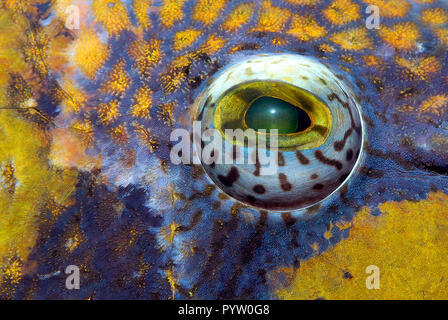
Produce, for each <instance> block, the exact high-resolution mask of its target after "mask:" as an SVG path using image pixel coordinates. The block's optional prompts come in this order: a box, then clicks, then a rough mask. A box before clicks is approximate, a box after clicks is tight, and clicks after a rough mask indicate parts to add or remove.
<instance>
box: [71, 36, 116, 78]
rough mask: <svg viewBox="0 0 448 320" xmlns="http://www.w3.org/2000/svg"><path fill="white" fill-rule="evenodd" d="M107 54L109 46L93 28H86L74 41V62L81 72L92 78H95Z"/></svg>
mask: <svg viewBox="0 0 448 320" xmlns="http://www.w3.org/2000/svg"><path fill="white" fill-rule="evenodd" d="M107 56H108V49H107V46H106V45H105V44H103V43H102V42H101V41H100V39H99V38H98V36H97V34H96V33H95V32H94V31H92V30H85V31H84V32H82V33H81V34H80V36H79V38H77V39H76V40H75V42H74V57H73V59H74V62H75V64H76V65H77V66H78V68H79V69H80V70H81V72H82V73H83V74H84V75H85V76H86V77H88V78H90V79H93V78H95V75H96V73H97V71H98V70H99V69H100V68H101V67H102V66H103V64H104V62H105V61H106V58H107Z"/></svg>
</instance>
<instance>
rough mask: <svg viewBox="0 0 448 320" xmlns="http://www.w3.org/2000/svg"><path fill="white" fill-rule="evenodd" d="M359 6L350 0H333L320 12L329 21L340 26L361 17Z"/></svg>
mask: <svg viewBox="0 0 448 320" xmlns="http://www.w3.org/2000/svg"><path fill="white" fill-rule="evenodd" d="M360 11H361V8H360V7H359V5H358V4H356V3H353V2H352V1H350V0H334V1H333V3H332V4H331V5H330V6H329V7H328V8H327V9H325V10H324V11H323V12H322V13H323V14H324V16H325V17H326V18H327V19H328V20H330V22H331V23H333V24H335V25H338V26H341V25H344V24H347V23H349V22H353V21H356V20H358V19H359V18H361V15H360Z"/></svg>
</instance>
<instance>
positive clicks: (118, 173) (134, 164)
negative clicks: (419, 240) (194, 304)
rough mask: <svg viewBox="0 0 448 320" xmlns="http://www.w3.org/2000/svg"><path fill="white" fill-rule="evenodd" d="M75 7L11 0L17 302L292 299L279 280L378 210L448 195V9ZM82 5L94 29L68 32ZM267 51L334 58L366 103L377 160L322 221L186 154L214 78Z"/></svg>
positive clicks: (5, 234) (6, 240)
mask: <svg viewBox="0 0 448 320" xmlns="http://www.w3.org/2000/svg"><path fill="white" fill-rule="evenodd" d="M72 2H73V3H72ZM72 2H70V1H54V2H51V3H50V2H49V1H39V0H38V1H23V2H21V1H14V0H7V1H5V2H3V4H2V9H1V20H0V22H1V23H2V33H1V37H0V40H1V41H2V42H1V43H0V45H1V48H2V50H3V51H2V52H5V53H4V54H3V53H2V56H3V57H4V62H3V61H2V66H3V70H2V71H1V72H0V74H1V77H0V81H1V85H2V88H4V91H5V92H6V94H3V95H2V96H1V100H0V102H1V105H2V108H3V109H4V110H2V111H0V112H1V118H0V120H1V123H2V135H3V136H4V137H7V138H5V141H7V142H8V141H9V142H8V143H9V144H8V143H6V142H5V143H4V144H3V145H2V146H1V147H2V152H3V153H6V152H7V151H8V150H9V153H8V154H10V157H9V158H8V159H7V158H5V159H3V158H2V159H1V160H2V163H1V168H2V179H1V180H0V181H1V182H2V185H3V189H2V198H1V199H0V200H1V201H2V208H3V209H4V211H5V212H6V213H5V218H4V219H3V218H2V219H3V221H6V222H4V223H3V224H2V225H1V229H0V231H1V232H0V240H1V242H0V244H1V245H0V254H1V256H0V259H1V260H0V261H1V263H2V267H1V269H0V276H1V289H0V295H1V297H4V298H18V299H21V298H34V299H43V298H82V299H84V298H94V299H106V298H112V299H115V298H130V299H173V298H175V299H200V298H276V297H277V295H276V293H275V290H276V289H278V288H279V287H282V286H284V285H285V284H287V283H286V282H287V281H286V280H287V279H285V282H284V281H283V280H282V279H281V277H280V276H278V275H277V273H273V271H276V270H279V269H281V268H289V269H292V270H294V271H298V272H300V268H301V264H303V263H306V262H307V261H312V259H313V256H315V255H316V254H318V253H322V252H325V251H327V250H331V248H332V247H334V246H336V247H337V246H338V243H339V242H341V241H343V239H344V238H347V237H348V236H349V232H350V229H349V228H345V227H344V225H346V223H347V221H351V220H352V219H353V217H354V216H355V215H356V213H357V212H358V210H360V209H361V208H362V207H368V208H370V211H369V212H370V213H369V214H371V215H376V214H377V213H378V209H376V208H377V206H378V205H379V204H381V203H385V202H388V201H402V200H410V201H420V200H423V199H426V198H427V196H428V194H429V193H430V192H431V191H437V190H438V191H440V192H442V193H448V179H447V175H448V166H447V161H448V135H447V129H448V127H447V123H448V122H447V120H448V119H447V116H448V113H447V112H446V109H447V107H448V83H447V81H448V79H447V75H448V72H447V71H448V70H447V68H448V66H447V61H448V56H447V46H448V29H447V27H446V26H447V25H446V23H447V21H448V18H447V11H446V3H445V2H442V1H439V2H437V1H431V0H427V1H423V0H419V1H417V0H415V1H414V0H412V1H411V0H409V1H405V0H397V1H381V0H378V1H373V0H372V1H370V2H369V1H349V0H335V1H323V0H321V1H306V0H284V1H280V0H271V1H253V2H250V3H249V2H247V1H244V0H237V1H225V0H217V1H206V0H191V1H183V0H177V1H176V0H163V1H161V2H160V3H159V2H155V3H154V4H153V5H152V6H148V5H146V4H147V2H146V1H138V0H136V1H128V2H124V1H123V2H120V1H112V0H110V1H103V0H93V1H86V2H85V3H84V2H82V1H72ZM367 3H371V4H375V5H377V6H378V7H379V8H380V10H382V13H381V17H382V20H381V28H380V29H379V30H376V29H373V30H369V29H367V28H366V27H365V19H366V18H367V16H368V15H367V14H365V13H364V11H365V8H366V6H367ZM70 4H75V5H79V8H80V13H81V16H82V19H81V29H80V30H69V29H67V28H66V27H65V26H64V22H65V20H66V18H67V12H66V10H65V8H66V7H67V6H68V5H70ZM5 26H8V27H9V28H5ZM5 29H6V30H7V31H5ZM8 37H15V38H16V39H17V41H16V42H15V44H11V43H10V42H8V41H7V39H9V38H8ZM5 39H6V40H5ZM6 50H11V52H10V51H6ZM260 52H291V53H297V54H303V55H309V56H314V57H316V58H318V59H320V60H321V61H322V62H325V63H326V64H327V65H328V66H330V67H331V69H332V70H333V71H334V72H335V73H337V74H338V75H340V77H341V79H343V81H344V82H345V83H346V85H347V86H349V87H350V88H351V89H352V90H353V92H354V93H355V94H356V96H357V98H358V101H359V102H360V104H361V106H362V109H363V110H362V112H363V117H364V122H365V128H366V145H365V147H364V158H363V162H362V164H361V167H360V168H359V170H358V172H356V174H355V175H354V176H353V177H352V178H351V179H350V181H349V183H348V184H347V185H346V187H344V188H343V189H342V190H341V191H340V192H338V193H337V194H335V195H333V196H332V197H331V198H330V199H328V200H327V201H325V202H323V203H322V204H320V205H318V206H315V207H312V208H310V209H308V210H307V211H306V213H307V214H310V215H311V216H312V218H310V219H298V218H297V215H296V214H295V213H286V214H281V215H280V214H271V213H269V212H267V211H257V210H254V209H251V208H248V207H245V206H243V205H241V204H240V203H237V202H236V201H234V200H232V199H229V198H228V197H227V196H226V195H224V194H221V193H220V192H219V190H217V188H216V187H215V186H214V185H213V184H212V183H211V181H210V180H209V179H208V178H207V177H206V175H205V174H204V173H203V170H202V168H201V167H198V166H193V165H192V166H183V165H180V166H174V165H172V164H171V163H170V161H169V150H170V142H169V134H170V132H171V131H172V130H173V128H190V126H191V120H192V118H193V117H194V112H195V110H194V107H193V102H194V100H195V98H196V97H197V96H198V95H199V94H200V92H201V90H202V89H203V86H206V85H207V79H209V78H210V77H211V76H212V75H213V74H214V73H216V72H217V71H218V70H219V69H220V68H221V67H222V66H224V65H226V64H227V63H229V62H230V61H232V60H233V59H239V58H241V57H244V56H247V55H250V54H253V53H260ZM148 97H150V98H148ZM17 109H18V110H17ZM8 126H10V127H8ZM11 126H13V127H12V128H11ZM15 132H16V134H17V138H15ZM8 139H9V140H8ZM23 141H26V142H27V143H26V144H25V143H24V142H23ZM16 145H18V146H23V148H22V149H21V148H16V149H15V146H16ZM20 150H22V151H23V152H22V151H20ZM26 152H28V154H27V153H26ZM22 153H24V155H23V154H22ZM33 159H34V160H33ZM36 159H37V160H36ZM47 163H48V165H46V164H47ZM27 170H31V171H27ZM31 178H32V179H31ZM61 181H62V183H61ZM25 187H27V188H28V189H26V190H27V193H25V195H30V194H32V195H33V197H31V196H24V195H23V188H25ZM19 195H20V196H19ZM19 204H23V208H20V207H19V209H17V210H13V209H12V208H16V207H17V206H19ZM403 223H412V222H411V221H404V222H403ZM330 226H331V228H330ZM329 228H330V229H331V230H330V231H331V237H328V234H327V233H328V230H329ZM316 248H317V249H316ZM366 250H367V249H366ZM434 250H436V249H434ZM351 254H352V255H356V254H358V253H357V252H351ZM359 254H366V253H362V252H361V253H359ZM67 265H77V266H79V267H80V269H81V273H82V278H81V289H80V290H67V289H66V288H65V285H64V283H65V275H64V272H63V271H64V270H65V267H66V266H67ZM317 267H319V266H317ZM344 275H346V274H345V273H344ZM348 278H350V277H348ZM328 281H329V280H328ZM311 297H313V296H311ZM317 297H318V296H314V298H317Z"/></svg>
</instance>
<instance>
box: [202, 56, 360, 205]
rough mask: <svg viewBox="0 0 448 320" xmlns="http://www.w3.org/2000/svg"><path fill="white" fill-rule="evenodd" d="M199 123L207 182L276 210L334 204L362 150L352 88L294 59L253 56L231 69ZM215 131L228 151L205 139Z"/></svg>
mask: <svg viewBox="0 0 448 320" xmlns="http://www.w3.org/2000/svg"><path fill="white" fill-rule="evenodd" d="M196 121H199V122H200V123H201V139H202V146H203V148H202V150H204V152H203V153H202V154H204V153H205V156H203V157H201V164H202V166H203V168H204V170H205V172H206V173H207V175H208V176H209V178H210V179H211V180H212V181H213V182H214V183H215V184H216V185H217V186H218V187H219V188H220V189H221V190H222V191H223V192H225V193H226V194H227V195H229V196H231V197H232V198H234V199H236V200H238V201H240V202H243V203H244V204H247V205H249V206H252V207H256V208H259V209H266V210H272V211H290V210H298V209H303V208H306V207H309V206H312V205H315V204H317V203H319V202H321V201H322V200H324V199H326V198H328V197H329V196H330V195H331V194H333V193H334V192H336V191H337V190H338V189H339V188H341V187H342V186H343V185H344V184H345V183H346V182H347V181H348V179H349V178H350V176H351V174H352V173H353V171H354V169H355V168H356V167H357V163H358V162H359V161H358V160H359V158H360V154H361V150H362V144H363V124H362V120H361V116H360V107H359V105H358V102H357V101H356V98H355V96H354V95H353V93H352V92H351V90H350V89H349V87H347V86H346V85H345V84H344V83H343V82H342V80H340V79H339V78H338V77H337V76H336V75H335V74H334V73H333V72H332V71H331V70H330V69H329V68H328V67H327V66H325V65H323V64H322V63H320V62H318V61H317V60H315V59H314V58H311V57H306V56H301V55H294V54H260V55H254V56H249V57H247V58H244V59H242V60H240V61H238V62H236V63H233V64H230V65H229V66H227V67H225V68H224V69H223V70H221V71H220V72H219V73H218V74H217V75H215V76H214V77H213V78H212V79H210V81H209V82H208V84H207V86H206V87H205V88H204V91H203V92H202V94H201V95H200V96H199V98H198V99H197V115H196ZM210 129H212V130H214V131H216V132H218V133H217V134H218V135H219V137H220V138H221V139H220V140H219V141H220V142H219V143H221V144H222V145H218V142H217V140H216V139H214V138H213V139H212V138H209V139H208V138H207V137H208V136H210V133H209V132H210ZM229 132H230V133H235V132H239V133H240V134H241V133H243V134H242V135H240V136H239V137H240V138H239V139H236V136H237V134H233V135H232V134H229ZM246 133H247V134H246ZM249 133H250V134H249ZM204 137H205V138H204ZM274 138H275V142H276V143H275V144H274V143H273V141H274ZM263 140H264V141H265V142H266V143H265V144H264V145H263V144H260V143H259V142H261V141H263ZM251 142H252V143H251ZM206 150H207V152H205V151H206ZM229 150H230V152H227V151H229ZM260 154H263V155H264V158H263V159H264V160H266V159H270V160H272V161H275V163H274V164H275V166H274V167H275V170H272V168H273V167H272V161H267V160H266V161H264V162H263V163H262V162H261V161H260V158H261V157H260ZM211 158H212V160H211V161H210V159H211ZM250 160H252V161H250ZM268 169H269V170H268Z"/></svg>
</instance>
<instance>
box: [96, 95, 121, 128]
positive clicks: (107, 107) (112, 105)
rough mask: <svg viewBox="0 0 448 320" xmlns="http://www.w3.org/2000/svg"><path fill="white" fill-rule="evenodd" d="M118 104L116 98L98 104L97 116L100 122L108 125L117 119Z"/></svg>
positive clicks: (118, 113) (118, 114)
mask: <svg viewBox="0 0 448 320" xmlns="http://www.w3.org/2000/svg"><path fill="white" fill-rule="evenodd" d="M118 104H119V102H118V100H112V101H111V102H109V103H101V104H100V105H99V106H98V116H99V118H100V122H101V123H103V124H105V125H108V124H111V123H112V122H114V121H115V120H117V119H118V117H119V116H120V112H119V111H118Z"/></svg>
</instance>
